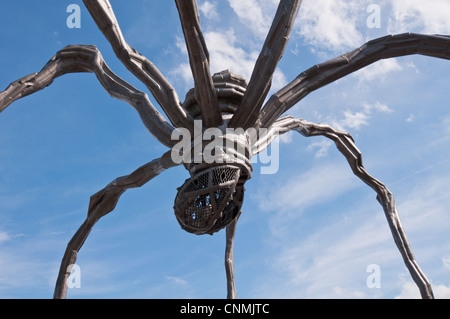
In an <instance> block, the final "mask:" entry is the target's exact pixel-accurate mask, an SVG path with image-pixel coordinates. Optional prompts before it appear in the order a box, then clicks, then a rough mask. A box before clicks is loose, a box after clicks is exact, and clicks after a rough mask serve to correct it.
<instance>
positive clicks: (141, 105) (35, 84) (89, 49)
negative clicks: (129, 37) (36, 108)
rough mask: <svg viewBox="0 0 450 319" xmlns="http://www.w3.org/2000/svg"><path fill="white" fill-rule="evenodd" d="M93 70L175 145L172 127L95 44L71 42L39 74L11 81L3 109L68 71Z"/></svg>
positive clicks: (1, 96)
mask: <svg viewBox="0 0 450 319" xmlns="http://www.w3.org/2000/svg"><path fill="white" fill-rule="evenodd" d="M77 72H92V73H95V75H96V76H97V79H98V80H99V82H100V83H101V85H102V86H103V87H104V88H105V90H106V91H107V92H108V93H109V94H110V95H111V96H112V97H114V98H117V99H119V100H122V101H125V102H127V103H129V104H130V105H132V106H133V107H134V108H135V109H136V111H137V112H138V113H139V115H140V118H141V120H142V122H143V123H144V125H145V126H146V127H147V129H148V130H149V131H150V133H152V135H153V136H155V137H156V138H157V139H158V140H159V141H160V142H161V143H162V144H164V145H166V146H168V147H172V146H173V145H174V141H172V140H171V134H172V131H173V130H174V128H173V126H172V125H170V123H169V122H167V121H166V119H164V117H163V116H162V115H161V114H160V113H159V112H158V111H157V110H156V108H155V107H154V106H153V105H152V103H151V102H150V100H149V98H148V96H147V95H146V94H145V93H143V92H141V91H139V90H137V89H136V88H134V87H133V86H131V85H130V84H128V83H127V82H125V81H124V80H122V79H121V78H120V77H118V76H117V75H116V74H114V73H113V72H112V71H111V69H110V68H109V67H108V66H107V65H106V63H105V61H104V60H103V57H102V55H101V53H100V52H99V51H98V49H97V48H96V47H95V46H93V45H69V46H67V47H65V48H63V49H62V50H61V51H59V52H57V53H56V55H55V56H53V57H52V59H51V60H50V61H49V62H48V63H47V64H46V65H45V66H44V67H43V68H42V70H41V71H40V72H38V73H33V74H30V75H27V76H25V77H23V78H21V79H19V80H17V81H14V82H12V83H11V84H10V85H9V86H8V87H7V88H6V90H5V91H3V92H0V112H2V111H3V110H5V109H6V108H7V107H8V106H9V105H10V104H11V103H13V102H14V101H16V100H18V99H20V98H23V97H25V96H27V95H30V94H32V93H35V92H37V91H40V90H42V89H44V88H45V87H47V86H49V85H50V84H51V83H52V82H53V80H54V79H56V78H58V77H59V76H62V75H64V74H66V73H77Z"/></svg>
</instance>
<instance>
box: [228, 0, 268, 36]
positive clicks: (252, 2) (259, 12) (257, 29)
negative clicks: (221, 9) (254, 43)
mask: <svg viewBox="0 0 450 319" xmlns="http://www.w3.org/2000/svg"><path fill="white" fill-rule="evenodd" d="M228 3H229V4H230V6H231V8H232V9H233V10H234V12H235V13H236V15H237V16H238V18H239V20H240V21H241V23H243V24H244V25H245V26H247V28H249V29H250V30H251V31H252V33H253V34H254V35H255V36H257V37H258V38H259V39H265V37H266V35H267V32H268V31H269V28H270V25H271V24H272V20H273V16H274V14H275V10H276V3H277V1H273V0H228Z"/></svg>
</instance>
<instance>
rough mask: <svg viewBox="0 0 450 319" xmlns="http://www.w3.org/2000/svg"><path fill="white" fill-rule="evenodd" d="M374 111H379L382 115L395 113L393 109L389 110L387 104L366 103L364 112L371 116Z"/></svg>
mask: <svg viewBox="0 0 450 319" xmlns="http://www.w3.org/2000/svg"><path fill="white" fill-rule="evenodd" d="M372 110H375V111H378V112H382V113H392V112H394V110H393V109H391V108H389V106H387V105H386V104H383V103H380V102H378V101H377V102H375V103H374V104H368V103H364V112H365V113H366V114H371V113H372Z"/></svg>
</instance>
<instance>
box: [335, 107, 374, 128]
mask: <svg viewBox="0 0 450 319" xmlns="http://www.w3.org/2000/svg"><path fill="white" fill-rule="evenodd" d="M368 121H369V115H367V114H366V113H364V112H354V113H352V112H351V111H349V110H346V111H344V118H343V119H341V120H339V121H338V122H337V123H335V124H334V126H335V127H337V128H339V129H342V130H348V129H355V130H359V129H360V128H361V127H362V126H365V125H369V122H368Z"/></svg>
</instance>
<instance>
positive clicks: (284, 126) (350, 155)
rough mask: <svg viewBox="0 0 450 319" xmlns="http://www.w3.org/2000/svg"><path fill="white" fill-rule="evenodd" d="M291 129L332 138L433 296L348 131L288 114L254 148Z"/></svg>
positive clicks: (387, 197)
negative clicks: (372, 195)
mask: <svg viewBox="0 0 450 319" xmlns="http://www.w3.org/2000/svg"><path fill="white" fill-rule="evenodd" d="M291 130H296V131H298V132H299V133H301V134H302V135H303V136H306V137H310V136H319V135H321V136H324V137H327V138H329V139H331V140H332V141H334V143H335V144H336V146H337V148H338V150H339V151H340V152H341V153H342V154H343V155H344V156H345V158H346V159H347V162H348V164H349V165H350V167H351V169H352V171H353V173H354V174H355V175H356V176H357V177H359V178H360V179H361V180H362V181H363V182H364V183H366V184H367V185H369V186H370V187H371V188H372V189H373V190H374V191H375V192H376V193H377V200H378V202H379V203H380V204H381V206H382V207H383V210H384V212H385V215H386V219H387V221H388V224H389V227H390V229H391V233H392V236H393V237H394V241H395V244H396V245H397V248H398V250H399V251H400V254H401V255H402V257H403V260H404V262H405V265H406V267H407V269H408V270H409V273H410V274H411V277H412V279H413V280H414V282H415V283H416V285H417V286H418V288H419V290H420V294H421V295H422V298H424V299H431V298H434V297H433V291H432V289H431V285H430V283H429V281H428V279H427V277H426V276H425V274H424V273H423V272H422V270H421V269H420V267H419V265H418V264H417V261H416V260H415V258H414V255H413V252H412V250H411V247H410V244H409V241H408V238H407V237H406V234H405V231H404V230H403V227H402V225H401V222H400V218H399V216H398V213H397V207H396V204H395V200H394V196H393V195H392V193H391V192H390V191H389V189H388V188H387V187H386V186H385V185H384V184H383V183H381V182H380V181H378V180H377V179H375V178H374V177H372V176H371V175H370V174H369V173H368V172H367V171H366V169H365V168H364V166H363V163H362V155H361V152H360V151H359V150H358V148H357V147H356V145H355V142H354V140H353V138H352V137H351V136H350V134H348V133H346V132H341V131H337V130H335V129H333V128H332V127H330V126H328V125H325V124H316V123H311V122H308V121H305V120H303V119H295V118H293V117H290V116H285V117H282V118H280V119H279V120H277V121H276V122H275V123H274V124H273V125H272V127H271V128H270V130H269V133H268V134H267V136H266V137H265V141H263V142H261V143H259V148H257V149H256V151H257V152H259V151H262V150H263V149H264V148H265V147H267V145H268V143H270V141H271V140H272V139H273V138H275V137H276V136H277V134H276V133H277V132H278V133H279V134H284V133H286V132H288V131H291Z"/></svg>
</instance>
